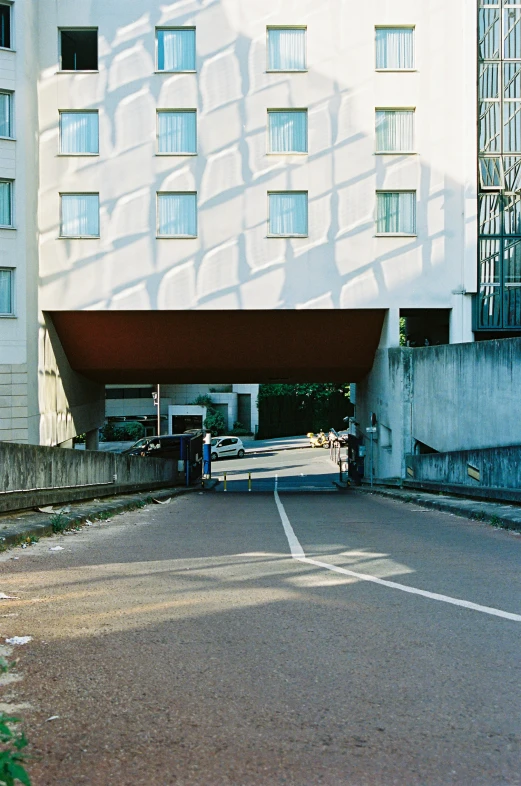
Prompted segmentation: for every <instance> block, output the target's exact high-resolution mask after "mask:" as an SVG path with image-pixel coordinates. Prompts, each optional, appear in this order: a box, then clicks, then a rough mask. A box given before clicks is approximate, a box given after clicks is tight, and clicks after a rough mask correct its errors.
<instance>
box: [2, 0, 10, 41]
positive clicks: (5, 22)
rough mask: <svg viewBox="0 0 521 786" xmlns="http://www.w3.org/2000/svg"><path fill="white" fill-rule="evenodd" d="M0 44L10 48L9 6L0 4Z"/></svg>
mask: <svg viewBox="0 0 521 786" xmlns="http://www.w3.org/2000/svg"><path fill="white" fill-rule="evenodd" d="M0 46H2V47H4V49H11V6H10V5H7V4H6V3H2V4H0Z"/></svg>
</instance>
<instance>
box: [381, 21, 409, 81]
mask: <svg viewBox="0 0 521 786" xmlns="http://www.w3.org/2000/svg"><path fill="white" fill-rule="evenodd" d="M376 67H377V68H383V69H386V68H387V69H391V70H396V71H400V70H403V69H410V68H414V28H412V27H377V28H376Z"/></svg>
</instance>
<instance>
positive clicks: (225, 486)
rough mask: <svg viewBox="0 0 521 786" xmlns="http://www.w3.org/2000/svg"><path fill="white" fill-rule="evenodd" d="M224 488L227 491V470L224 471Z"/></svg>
mask: <svg viewBox="0 0 521 786" xmlns="http://www.w3.org/2000/svg"><path fill="white" fill-rule="evenodd" d="M224 490H225V491H226V490H227V489H226V472H225V473H224Z"/></svg>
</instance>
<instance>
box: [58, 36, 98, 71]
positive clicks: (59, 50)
mask: <svg viewBox="0 0 521 786" xmlns="http://www.w3.org/2000/svg"><path fill="white" fill-rule="evenodd" d="M67 31H70V32H71V33H73V32H82V33H87V32H96V36H97V41H98V49H97V54H98V67H97V68H85V69H72V70H71V69H70V68H62V33H64V32H67ZM58 73H59V74H99V27H59V28H58Z"/></svg>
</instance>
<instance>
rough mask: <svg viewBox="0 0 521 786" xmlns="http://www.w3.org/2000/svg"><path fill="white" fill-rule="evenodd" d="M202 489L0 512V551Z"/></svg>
mask: <svg viewBox="0 0 521 786" xmlns="http://www.w3.org/2000/svg"><path fill="white" fill-rule="evenodd" d="M197 491H199V492H200V493H202V490H201V487H200V486H195V487H190V488H180V487H178V486H177V487H175V488H170V489H159V490H158V491H145V492H141V493H139V494H122V495H119V496H117V497H106V498H104V499H102V500H100V499H93V500H87V501H84V502H77V503H70V504H67V505H54V506H50V507H51V508H52V513H41V512H39V511H37V510H31V511H13V512H12V513H7V514H5V515H2V516H0V551H5V549H6V548H8V547H12V546H19V545H22V544H23V543H28V542H30V541H31V538H42V537H48V536H49V535H53V534H56V533H58V532H65V531H67V530H74V529H78V528H80V527H82V526H90V525H91V524H94V523H98V524H99V523H100V522H103V521H107V520H108V519H111V518H112V517H113V516H116V515H118V514H119V513H124V512H125V511H127V510H136V509H138V508H144V507H146V505H153V504H155V503H154V500H160V501H162V502H163V503H164V502H165V500H168V499H172V498H173V497H178V496H180V495H181V494H190V493H194V492H197Z"/></svg>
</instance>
